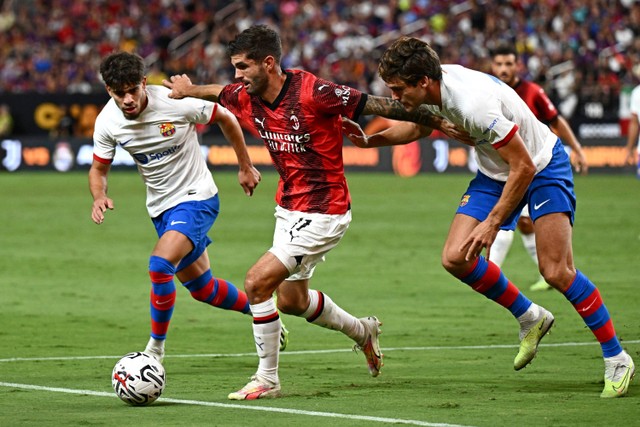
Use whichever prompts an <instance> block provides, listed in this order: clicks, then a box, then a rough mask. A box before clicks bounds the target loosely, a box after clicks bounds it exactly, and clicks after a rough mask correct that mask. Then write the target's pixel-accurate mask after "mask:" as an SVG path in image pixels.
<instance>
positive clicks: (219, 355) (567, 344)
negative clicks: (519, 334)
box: [0, 340, 640, 363]
mask: <svg viewBox="0 0 640 427" xmlns="http://www.w3.org/2000/svg"><path fill="white" fill-rule="evenodd" d="M639 343H640V340H625V341H623V342H622V344H623V345H624V344H639ZM596 344H598V342H597V341H589V342H563V343H552V344H548V343H547V344H540V347H581V346H585V345H596ZM518 347H519V345H517V344H493V345H454V346H440V347H438V346H429V347H384V349H383V350H384V352H385V353H389V352H390V351H442V350H493V349H497V348H518ZM351 351H353V350H351V349H344V348H340V349H329V350H299V351H285V352H282V353H280V356H296V355H303V354H325V353H347V352H351ZM255 355H256V353H255V352H253V353H210V354H168V355H166V356H165V358H168V359H173V358H200V357H214V358H224V357H254V356H255ZM121 357H122V355H116V356H54V357H9V358H6V359H0V363H7V362H36V361H47V360H94V359H119V358H121Z"/></svg>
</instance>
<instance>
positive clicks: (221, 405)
mask: <svg viewBox="0 0 640 427" xmlns="http://www.w3.org/2000/svg"><path fill="white" fill-rule="evenodd" d="M0 387H9V388H17V389H22V390H36V391H46V392H55V393H68V394H81V395H87V396H98V397H112V398H115V397H117V396H116V395H115V394H114V393H107V392H103V391H93V390H76V389H71V388H60V387H43V386H38V385H31V384H16V383H5V382H0ZM158 401H159V402H160V401H162V402H169V403H179V404H183V405H196V406H212V407H216V408H225V409H245V410H252V411H263V412H278V413H283V414H293V415H304V416H309V417H324V418H341V419H348V420H358V421H369V422H375V423H387V424H407V425H414V426H427V427H468V426H462V425H459V424H445V423H431V422H428V421H420V420H406V419H402V418H385V417H370V416H367V415H355V414H339V413H336V412H319V411H304V410H300V409H289V408H276V407H271V406H253V405H251V406H249V405H239V404H238V405H234V404H230V403H218V402H203V401H200V400H184V399H170V398H164V397H161V398H160V399H159V400H158Z"/></svg>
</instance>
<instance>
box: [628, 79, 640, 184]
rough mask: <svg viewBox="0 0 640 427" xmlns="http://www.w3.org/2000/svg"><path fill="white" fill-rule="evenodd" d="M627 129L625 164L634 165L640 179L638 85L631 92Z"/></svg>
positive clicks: (639, 99) (639, 88)
mask: <svg viewBox="0 0 640 427" xmlns="http://www.w3.org/2000/svg"><path fill="white" fill-rule="evenodd" d="M629 113H630V114H631V117H630V118H629V129H628V133H627V145H626V147H625V151H626V155H625V163H627V164H630V165H634V166H636V167H637V168H638V169H637V171H636V173H637V176H638V178H640V150H639V147H640V85H638V86H636V87H635V88H633V90H632V91H631V103H630V104H629Z"/></svg>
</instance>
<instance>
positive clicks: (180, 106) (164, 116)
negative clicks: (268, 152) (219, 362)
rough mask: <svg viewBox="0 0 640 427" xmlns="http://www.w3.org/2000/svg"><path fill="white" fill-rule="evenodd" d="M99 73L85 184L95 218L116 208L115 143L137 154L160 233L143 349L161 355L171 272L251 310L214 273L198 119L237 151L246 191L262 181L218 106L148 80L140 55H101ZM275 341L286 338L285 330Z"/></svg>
mask: <svg viewBox="0 0 640 427" xmlns="http://www.w3.org/2000/svg"><path fill="white" fill-rule="evenodd" d="M100 73H101V75H102V78H103V80H104V82H105V85H106V89H107V92H108V93H109V95H110V96H111V99H110V100H109V102H108V103H107V104H106V105H105V107H104V108H103V110H102V111H101V112H100V114H99V115H98V118H97V119H96V123H95V131H94V136H93V140H94V155H93V159H94V160H93V163H92V166H91V169H90V171H89V189H90V191H91V195H92V196H93V199H94V201H93V206H92V210H91V217H92V219H93V221H94V222H95V223H96V224H101V223H102V222H103V221H104V218H105V217H104V213H105V211H107V210H109V209H113V208H114V203H113V200H112V199H111V198H110V197H109V196H108V195H107V181H108V180H107V175H108V173H109V170H110V165H111V163H112V161H113V158H114V156H115V153H116V148H117V146H120V147H121V148H123V149H124V150H126V151H127V152H128V153H129V154H131V156H132V157H133V158H134V159H135V162H136V165H137V167H138V172H139V173H140V176H141V177H142V181H143V182H144V184H145V186H146V187H147V201H146V204H147V210H148V212H149V216H150V217H151V219H152V221H153V224H154V226H155V228H156V231H157V234H158V237H159V240H158V242H157V243H156V245H155V247H154V249H153V251H152V253H151V257H150V260H149V276H150V278H151V284H152V286H151V297H150V311H151V338H150V339H149V342H148V344H147V347H146V349H145V351H146V352H148V353H150V354H152V355H153V356H155V357H156V358H157V359H158V360H160V361H162V359H163V358H164V343H165V339H166V335H167V330H168V328H169V322H170V320H171V317H172V314H173V308H174V303H175V299H176V287H175V283H174V277H177V278H178V279H179V280H180V282H181V283H182V284H183V286H184V287H185V288H187V289H188V290H189V292H190V293H191V296H192V297H193V298H195V299H196V300H198V301H202V302H204V303H207V304H210V305H212V306H215V307H219V308H223V309H229V310H234V311H239V312H241V313H245V314H249V311H250V310H249V302H248V300H247V296H246V294H245V293H244V292H242V291H240V290H239V289H237V288H236V287H235V286H234V285H233V284H232V283H230V282H228V281H226V280H224V279H221V278H218V277H214V276H213V274H212V272H211V268H210V261H209V257H208V254H207V246H208V245H209V244H210V243H211V239H210V238H209V237H208V236H207V233H208V231H209V229H210V228H211V227H212V226H213V223H214V222H215V220H216V217H217V215H218V212H219V207H220V205H219V198H218V188H217V187H216V184H215V182H214V180H213V177H212V176H211V173H210V171H209V169H208V168H207V165H206V162H205V159H204V156H203V153H202V151H201V149H200V144H199V142H198V138H197V133H196V125H197V124H217V125H218V126H220V129H221V130H222V133H223V134H224V136H225V138H226V139H227V140H228V141H229V142H230V143H231V145H232V146H233V149H234V151H235V154H236V157H237V159H238V165H239V173H238V179H239V182H240V185H241V186H242V188H243V189H244V192H245V193H246V194H247V195H248V196H251V195H252V194H253V191H254V189H255V188H256V186H257V185H258V183H259V181H260V178H261V177H260V173H259V172H258V170H257V169H256V168H255V167H254V166H253V164H252V162H251V159H250V158H249V154H248V152H247V148H246V145H245V140H244V135H243V133H242V129H241V128H240V125H239V123H238V121H237V119H236V118H235V116H234V115H233V114H231V113H230V112H229V111H228V110H227V109H225V108H224V107H222V106H220V105H218V104H216V103H212V102H208V101H203V100H198V99H194V98H189V99H182V100H175V99H171V98H169V97H168V93H169V90H168V89H166V88H164V87H162V86H147V84H146V77H145V75H144V64H143V62H142V58H140V57H139V56H137V55H134V54H130V53H126V52H119V53H114V54H112V55H110V56H108V57H107V58H105V59H104V60H103V62H102V64H101V66H100ZM283 339H284V341H282V342H281V344H285V345H286V336H283Z"/></svg>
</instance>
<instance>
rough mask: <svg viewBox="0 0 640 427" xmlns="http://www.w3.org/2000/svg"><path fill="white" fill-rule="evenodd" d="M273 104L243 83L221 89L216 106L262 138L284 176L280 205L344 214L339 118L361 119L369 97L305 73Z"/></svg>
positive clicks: (291, 75) (291, 77) (293, 74)
mask: <svg viewBox="0 0 640 427" xmlns="http://www.w3.org/2000/svg"><path fill="white" fill-rule="evenodd" d="M286 75H287V79H286V82H285V84H284V86H283V87H282V91H281V92H280V94H279V95H278V97H277V98H276V100H275V101H274V102H273V103H272V104H269V103H267V102H265V101H264V100H263V99H262V98H260V97H259V96H257V95H249V94H248V93H247V92H246V90H244V87H243V85H242V84H241V83H234V84H229V85H227V86H225V87H224V88H223V90H222V91H221V93H220V96H219V97H218V102H219V103H220V104H222V105H223V106H225V107H226V108H227V109H229V110H230V111H231V112H232V113H233V114H234V115H235V116H236V117H237V118H238V120H239V121H240V124H241V125H242V127H244V128H245V129H247V130H248V131H250V132H251V133H252V134H254V135H256V136H257V137H259V138H261V139H262V140H263V141H264V144H265V146H266V147H267V149H268V150H269V153H270V155H271V159H272V161H273V164H274V166H275V168H276V170H277V171H278V173H279V174H280V181H279V183H278V191H277V193H276V202H277V203H278V205H280V206H282V207H283V208H285V209H288V210H292V211H300V212H312V213H323V214H343V213H345V212H346V211H347V210H348V209H349V204H350V196H349V189H348V187H347V181H346V179H345V176H344V164H343V159H342V143H343V138H342V122H341V116H345V117H348V118H350V119H353V120H357V118H358V116H359V115H360V113H361V112H362V109H363V108H364V105H365V103H366V99H367V95H366V94H364V93H362V92H360V91H358V90H356V89H353V88H351V87H349V86H343V85H338V84H335V83H332V82H329V81H327V80H324V79H320V78H318V77H316V76H314V75H313V74H311V73H308V72H306V71H301V70H286Z"/></svg>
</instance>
